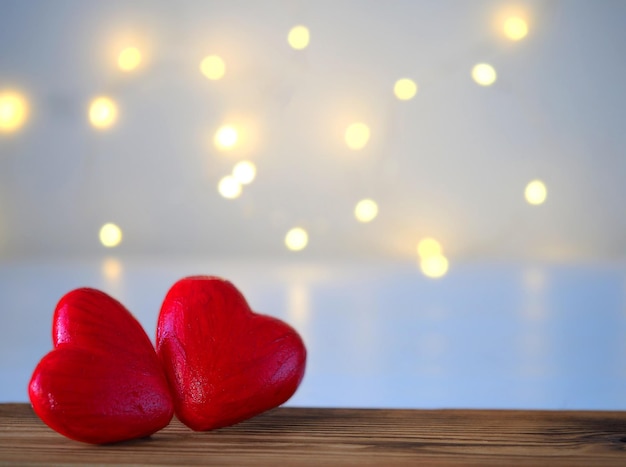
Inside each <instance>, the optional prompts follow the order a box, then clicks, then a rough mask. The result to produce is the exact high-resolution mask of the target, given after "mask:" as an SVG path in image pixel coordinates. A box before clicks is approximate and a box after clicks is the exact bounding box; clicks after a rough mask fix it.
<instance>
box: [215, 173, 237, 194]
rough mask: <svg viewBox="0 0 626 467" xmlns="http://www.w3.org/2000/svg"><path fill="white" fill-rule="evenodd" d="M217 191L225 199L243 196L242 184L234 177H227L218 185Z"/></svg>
mask: <svg viewBox="0 0 626 467" xmlns="http://www.w3.org/2000/svg"><path fill="white" fill-rule="evenodd" d="M217 191H219V193H220V195H222V196H223V197H224V198H228V199H235V198H238V197H239V195H241V183H239V181H238V180H237V179H236V178H235V177H233V176H232V175H226V176H225V177H223V178H222V179H221V180H220V181H219V183H218V184H217Z"/></svg>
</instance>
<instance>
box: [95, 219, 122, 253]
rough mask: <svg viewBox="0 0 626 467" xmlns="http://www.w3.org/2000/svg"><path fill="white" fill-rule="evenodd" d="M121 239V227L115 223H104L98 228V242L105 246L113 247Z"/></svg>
mask: <svg viewBox="0 0 626 467" xmlns="http://www.w3.org/2000/svg"><path fill="white" fill-rule="evenodd" d="M121 241H122V229H120V228H119V227H118V226H117V225H115V224H111V223H108V224H104V225H103V226H102V227H101V228H100V243H102V244H103V245H104V246H106V247H107V248H113V247H115V246H117V245H119V244H120V242H121Z"/></svg>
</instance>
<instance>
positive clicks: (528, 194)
mask: <svg viewBox="0 0 626 467" xmlns="http://www.w3.org/2000/svg"><path fill="white" fill-rule="evenodd" d="M547 196H548V190H547V189H546V185H545V184H544V183H543V182H542V181H541V180H533V181H532V182H530V183H529V184H528V185H526V190H524V197H525V198H526V201H528V203H529V204H534V205H538V204H543V202H544V201H545V200H546V198H547Z"/></svg>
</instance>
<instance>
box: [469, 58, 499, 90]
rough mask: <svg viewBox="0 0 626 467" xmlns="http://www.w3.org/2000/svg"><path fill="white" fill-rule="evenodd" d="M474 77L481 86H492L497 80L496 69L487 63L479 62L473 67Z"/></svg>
mask: <svg viewBox="0 0 626 467" xmlns="http://www.w3.org/2000/svg"><path fill="white" fill-rule="evenodd" d="M472 78H473V79H474V81H476V82H477V83H478V84H480V85H481V86H491V85H492V84H493V83H495V82H496V78H497V74H496V70H495V69H494V68H493V67H492V66H491V65H489V64H487V63H479V64H478V65H476V66H474V68H472Z"/></svg>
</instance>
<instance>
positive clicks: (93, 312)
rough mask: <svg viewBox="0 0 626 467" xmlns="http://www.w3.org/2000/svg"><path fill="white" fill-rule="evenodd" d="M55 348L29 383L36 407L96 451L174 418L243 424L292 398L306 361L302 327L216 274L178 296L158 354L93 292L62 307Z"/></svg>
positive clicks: (208, 425)
mask: <svg viewBox="0 0 626 467" xmlns="http://www.w3.org/2000/svg"><path fill="white" fill-rule="evenodd" d="M52 340H53V343H54V350H52V351H51V352H50V353H48V354H47V355H46V356H45V357H44V358H43V359H42V360H41V361H40V362H39V364H38V365H37V367H36V368H35V371H34V373H33V376H32V378H31V381H30V384H29V388H28V389H29V391H28V392H29V396H30V400H31V403H32V405H33V409H34V410H35V412H36V413H37V415H39V417H40V418H41V419H42V420H43V421H44V422H45V423H46V424H48V426H50V427H51V428H52V429H54V430H56V431H58V432H59V433H61V434H63V435H65V436H67V437H68V438H72V439H75V440H78V441H84V442H88V443H95V444H103V443H112V442H117V441H123V440H128V439H133V438H140V437H144V436H149V435H151V434H153V433H155V432H156V431H158V430H160V429H162V428H164V427H165V426H167V425H168V424H169V422H170V420H171V418H172V416H173V414H174V412H175V413H176V416H177V417H178V418H179V419H180V420H181V421H182V422H183V423H185V424H186V425H187V426H189V427H190V428H192V429H193V430H210V429H214V428H220V427H224V426H228V425H232V424H234V423H238V422H240V421H243V420H245V419H247V418H250V417H253V416H255V415H258V414H260V413H261V412H264V411H266V410H269V409H271V408H273V407H276V406H278V405H280V404H282V403H283V402H285V401H286V400H287V399H289V398H290V397H291V396H292V395H293V393H294V392H295V391H296V389H297V387H298V385H299V384H300V381H301V380H302V377H303V376H304V367H305V362H306V349H305V347H304V344H303V342H302V339H301V338H300V336H299V335H298V333H297V332H296V331H295V330H294V329H293V328H291V327H290V326H288V325H287V324H285V323H284V322H282V321H280V320H278V319H276V318H273V317H270V316H265V315H260V314H256V313H254V312H252V311H251V310H250V307H249V306H248V304H247V302H246V300H245V298H244V297H243V295H242V294H241V293H240V292H239V291H238V290H237V289H236V288H235V287H234V286H233V285H232V284H231V283H230V282H228V281H225V280H223V279H220V278H217V277H209V276H194V277H188V278H185V279H182V280H180V281H178V282H177V283H176V284H174V286H172V288H171V289H170V290H169V292H168V293H167V295H166V297H165V300H164V301H163V305H162V307H161V312H160V314H159V319H158V326H157V336H156V352H155V349H154V347H153V346H152V343H151V342H150V339H149V338H148V336H147V335H146V333H145V331H144V330H143V328H142V327H141V325H140V324H139V322H138V321H137V320H136V319H135V318H134V317H133V316H132V315H131V314H130V313H129V312H128V310H127V309H126V308H125V307H124V306H123V305H122V304H121V303H119V302H118V301H117V300H115V299H113V298H111V297H110V296H108V295H107V294H105V293H103V292H100V291H98V290H95V289H89V288H82V289H77V290H73V291H71V292H69V293H68V294H66V295H65V296H64V297H63V298H62V299H61V301H60V302H59V304H58V305H57V307H56V309H55V313H54V319H53V326H52Z"/></svg>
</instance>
